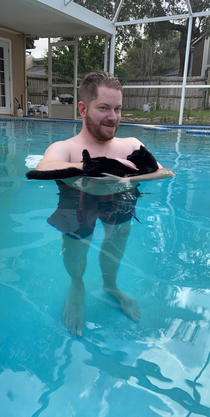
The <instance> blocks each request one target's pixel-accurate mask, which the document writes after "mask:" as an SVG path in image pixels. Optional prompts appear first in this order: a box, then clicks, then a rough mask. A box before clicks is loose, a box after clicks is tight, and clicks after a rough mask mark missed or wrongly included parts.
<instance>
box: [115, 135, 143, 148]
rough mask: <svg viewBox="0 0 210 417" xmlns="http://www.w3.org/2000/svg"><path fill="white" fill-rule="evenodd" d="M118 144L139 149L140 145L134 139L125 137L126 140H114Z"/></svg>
mask: <svg viewBox="0 0 210 417" xmlns="http://www.w3.org/2000/svg"><path fill="white" fill-rule="evenodd" d="M115 139H116V141H118V143H121V144H124V145H128V144H129V145H130V146H134V147H137V148H139V147H140V145H142V142H141V141H140V140H139V139H137V138H134V137H131V136H130V137H127V138H115Z"/></svg>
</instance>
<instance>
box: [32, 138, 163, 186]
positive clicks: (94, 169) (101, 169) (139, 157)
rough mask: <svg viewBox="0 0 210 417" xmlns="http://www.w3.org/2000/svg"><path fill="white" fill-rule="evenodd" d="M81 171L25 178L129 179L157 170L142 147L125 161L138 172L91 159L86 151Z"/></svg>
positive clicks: (37, 173) (106, 160) (111, 161)
mask: <svg viewBox="0 0 210 417" xmlns="http://www.w3.org/2000/svg"><path fill="white" fill-rule="evenodd" d="M82 157H83V159H82V161H83V170H81V169H78V168H65V169H56V170H52V171H35V170H33V171H29V172H27V173H26V177H27V178H28V179H29V180H31V179H37V180H58V179H62V178H70V177H77V176H89V177H104V176H105V175H106V173H107V174H112V175H116V176H118V177H131V176H136V175H143V174H148V173H151V172H155V171H157V169H158V164H157V161H156V159H155V158H154V156H153V155H152V154H151V153H150V152H149V151H148V150H147V149H146V148H145V147H144V146H142V145H141V146H140V149H138V150H137V151H134V152H133V153H132V154H131V155H128V157H127V159H128V160H129V161H131V162H133V163H134V164H135V165H136V167H137V168H138V171H136V170H134V169H132V168H129V167H126V166H125V165H124V164H122V163H121V162H119V161H116V159H111V158H106V157H105V156H102V157H97V158H91V157H90V154H89V152H88V151H87V149H84V150H83V152H82Z"/></svg>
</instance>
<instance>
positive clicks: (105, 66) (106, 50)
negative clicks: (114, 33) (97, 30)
mask: <svg viewBox="0 0 210 417" xmlns="http://www.w3.org/2000/svg"><path fill="white" fill-rule="evenodd" d="M107 68H108V36H106V37H105V50H104V71H107Z"/></svg>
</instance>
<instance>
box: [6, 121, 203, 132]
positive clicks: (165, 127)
mask: <svg viewBox="0 0 210 417" xmlns="http://www.w3.org/2000/svg"><path fill="white" fill-rule="evenodd" d="M0 121H19V122H38V123H50V122H51V123H70V124H72V123H77V124H80V123H82V120H66V119H62V120H61V119H41V118H40V119H38V118H37V119H35V118H31V117H1V118H0ZM120 126H132V127H140V128H142V129H146V130H155V131H159V132H169V131H172V129H173V128H174V129H186V130H188V131H189V130H190V131H192V130H194V131H196V132H195V133H196V134H203V133H205V134H207V135H210V125H178V124H163V123H157V124H155V123H153V124H149V123H141V122H126V121H122V122H121V123H120ZM186 133H190V132H186Z"/></svg>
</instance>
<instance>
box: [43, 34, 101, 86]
mask: <svg viewBox="0 0 210 417" xmlns="http://www.w3.org/2000/svg"><path fill="white" fill-rule="evenodd" d="M59 40H62V41H63V40H67V41H68V40H72V39H70V38H62V39H59ZM104 49H105V39H104V37H103V36H95V37H94V36H85V37H80V38H79V39H78V77H82V76H83V75H84V74H85V73H86V72H89V71H92V70H102V69H103V66H104ZM45 70H46V71H48V53H46V56H45ZM52 70H53V74H54V75H56V76H57V77H59V78H62V79H63V80H66V81H68V82H72V81H73V78H74V46H72V45H69V46H57V47H53V49H52Z"/></svg>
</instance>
